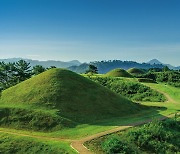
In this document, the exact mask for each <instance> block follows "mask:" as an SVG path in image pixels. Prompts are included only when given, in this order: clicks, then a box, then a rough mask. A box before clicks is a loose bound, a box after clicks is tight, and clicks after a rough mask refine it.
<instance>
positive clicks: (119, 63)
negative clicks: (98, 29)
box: [68, 59, 180, 74]
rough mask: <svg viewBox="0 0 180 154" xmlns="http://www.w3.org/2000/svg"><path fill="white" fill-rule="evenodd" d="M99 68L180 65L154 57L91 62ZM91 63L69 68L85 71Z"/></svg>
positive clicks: (107, 69) (75, 70) (104, 69)
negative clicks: (142, 60) (146, 59)
mask: <svg viewBox="0 0 180 154" xmlns="http://www.w3.org/2000/svg"><path fill="white" fill-rule="evenodd" d="M91 64H93V65H95V66H96V67H97V68H98V72H99V73H101V74H104V73H107V72H109V71H110V70H112V69H115V68H122V69H125V70H127V69H129V68H133V67H135V68H140V69H150V68H163V67H164V66H168V67H169V68H170V69H174V70H179V69H180V67H174V66H172V65H169V64H163V63H161V62H160V61H158V60H157V59H153V60H151V61H149V62H147V63H137V62H134V61H121V60H109V61H95V62H91ZM88 66H89V64H88V63H83V64H81V65H79V66H71V67H69V68H68V69H69V70H71V71H74V72H77V73H84V72H85V71H86V70H87V69H88Z"/></svg>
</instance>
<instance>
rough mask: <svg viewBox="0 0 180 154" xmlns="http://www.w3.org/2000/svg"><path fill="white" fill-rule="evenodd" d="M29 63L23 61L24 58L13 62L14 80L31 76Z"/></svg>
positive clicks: (19, 80)
mask: <svg viewBox="0 0 180 154" xmlns="http://www.w3.org/2000/svg"><path fill="white" fill-rule="evenodd" d="M30 67H31V66H30V63H28V62H26V61H24V60H19V61H18V62H16V63H15V68H16V72H17V74H16V80H17V82H18V83H20V82H22V81H24V80H26V79H29V78H30V77H31V69H30Z"/></svg>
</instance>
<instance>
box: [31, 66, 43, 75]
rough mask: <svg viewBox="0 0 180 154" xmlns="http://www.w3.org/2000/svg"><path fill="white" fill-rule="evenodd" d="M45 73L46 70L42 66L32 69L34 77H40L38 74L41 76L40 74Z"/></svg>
mask: <svg viewBox="0 0 180 154" xmlns="http://www.w3.org/2000/svg"><path fill="white" fill-rule="evenodd" d="M44 71H46V69H45V68H44V67H43V66H41V65H36V66H34V67H33V69H32V73H33V74H34V75H38V74H40V73H42V72H44Z"/></svg>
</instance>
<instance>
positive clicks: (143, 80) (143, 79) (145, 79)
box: [138, 78, 157, 83]
mask: <svg viewBox="0 0 180 154" xmlns="http://www.w3.org/2000/svg"><path fill="white" fill-rule="evenodd" d="M138 81H139V82H145V83H157V82H156V81H154V80H152V79H149V78H139V79H138Z"/></svg>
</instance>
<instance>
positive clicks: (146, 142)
mask: <svg viewBox="0 0 180 154" xmlns="http://www.w3.org/2000/svg"><path fill="white" fill-rule="evenodd" d="M127 136H128V137H129V140H131V142H134V143H135V144H136V145H137V146H138V147H140V148H141V149H144V150H146V151H150V152H152V153H173V152H179V151H180V122H178V121H175V120H168V121H166V122H158V121H154V122H151V123H149V124H146V125H144V126H142V127H140V128H135V129H132V130H130V131H129V132H128V133H127Z"/></svg>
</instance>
